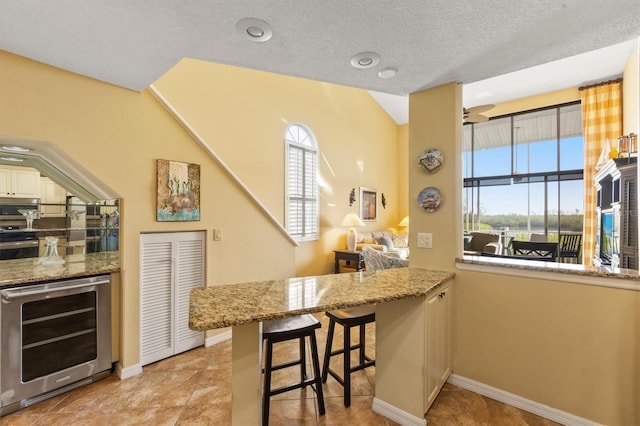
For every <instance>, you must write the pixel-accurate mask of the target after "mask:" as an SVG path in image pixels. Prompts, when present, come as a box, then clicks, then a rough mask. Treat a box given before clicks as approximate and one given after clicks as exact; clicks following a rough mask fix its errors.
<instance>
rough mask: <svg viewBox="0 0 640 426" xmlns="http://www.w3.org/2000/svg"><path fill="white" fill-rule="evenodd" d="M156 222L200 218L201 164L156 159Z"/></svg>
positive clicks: (195, 219)
mask: <svg viewBox="0 0 640 426" xmlns="http://www.w3.org/2000/svg"><path fill="white" fill-rule="evenodd" d="M157 180H158V190H157V196H156V219H157V221H158V222H183V221H184V222H186V221H197V220H200V165H198V164H189V163H180V162H178V161H170V160H158V164H157Z"/></svg>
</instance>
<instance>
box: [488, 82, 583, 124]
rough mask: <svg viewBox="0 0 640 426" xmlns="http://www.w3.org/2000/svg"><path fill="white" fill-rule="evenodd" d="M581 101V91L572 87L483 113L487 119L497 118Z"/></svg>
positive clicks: (501, 104) (500, 105) (514, 102)
mask: <svg viewBox="0 0 640 426" xmlns="http://www.w3.org/2000/svg"><path fill="white" fill-rule="evenodd" d="M579 100H580V91H579V90H578V88H577V87H572V88H568V89H563V90H557V91H555V92H549V93H542V94H540V95H537V96H531V97H529V98H524V99H515V100H513V101H509V102H502V103H500V104H497V105H496V106H495V108H492V109H490V110H489V111H487V112H486V113H483V114H484V115H486V116H487V117H497V116H500V115H504V114H513V113H514V112H520V111H528V110H531V109H536V108H544V107H548V106H552V105H559V104H564V103H568V102H575V101H579Z"/></svg>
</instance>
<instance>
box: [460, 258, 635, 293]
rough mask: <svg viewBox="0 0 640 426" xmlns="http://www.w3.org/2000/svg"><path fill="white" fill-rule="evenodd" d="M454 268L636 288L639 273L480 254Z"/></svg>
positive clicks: (463, 259)
mask: <svg viewBox="0 0 640 426" xmlns="http://www.w3.org/2000/svg"><path fill="white" fill-rule="evenodd" d="M456 268H457V269H460V270H464V271H475V272H488V273H492V274H498V275H512V276H518V277H527V278H538V279H546V280H552V281H564V282H572V283H577V284H586V285H596V286H601V287H611V288H620V289H626V290H635V291H640V274H639V273H638V271H635V270H631V269H620V268H610V267H596V266H586V265H576V264H570V263H556V262H537V261H531V260H518V259H500V258H491V257H481V256H463V257H461V258H457V259H456Z"/></svg>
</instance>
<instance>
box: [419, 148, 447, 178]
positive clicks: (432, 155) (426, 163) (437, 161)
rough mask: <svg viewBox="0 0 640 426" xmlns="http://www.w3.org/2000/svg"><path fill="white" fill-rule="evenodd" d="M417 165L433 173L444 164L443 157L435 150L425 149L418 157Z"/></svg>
mask: <svg viewBox="0 0 640 426" xmlns="http://www.w3.org/2000/svg"><path fill="white" fill-rule="evenodd" d="M418 164H419V165H420V167H421V168H422V169H423V170H425V171H427V172H429V173H434V172H435V171H437V170H438V169H439V168H440V166H442V165H443V164H444V155H442V152H440V151H439V150H437V149H435V148H429V149H425V150H424V151H422V153H421V154H420V157H418Z"/></svg>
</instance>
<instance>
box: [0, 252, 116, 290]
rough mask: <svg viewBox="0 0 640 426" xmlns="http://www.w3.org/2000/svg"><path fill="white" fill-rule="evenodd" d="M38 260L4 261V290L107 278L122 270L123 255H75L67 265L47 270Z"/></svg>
mask: <svg viewBox="0 0 640 426" xmlns="http://www.w3.org/2000/svg"><path fill="white" fill-rule="evenodd" d="M37 261H38V258H28V259H15V260H2V261H0V270H1V271H2V273H1V274H0V288H2V287H9V286H14V285H18V284H24V283H35V282H39V281H47V280H57V279H62V278H74V277H84V276H89V275H99V274H107V273H111V272H117V271H119V270H120V252H118V251H107V252H100V253H90V254H73V255H68V256H66V257H65V261H66V262H65V263H64V265H60V266H44V265H38V264H37Z"/></svg>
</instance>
